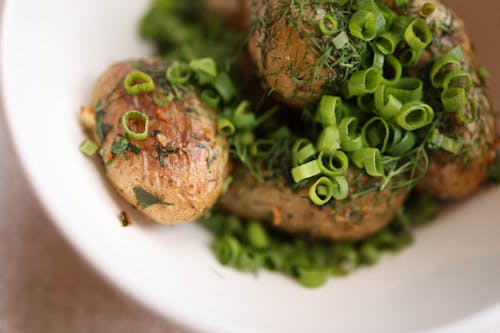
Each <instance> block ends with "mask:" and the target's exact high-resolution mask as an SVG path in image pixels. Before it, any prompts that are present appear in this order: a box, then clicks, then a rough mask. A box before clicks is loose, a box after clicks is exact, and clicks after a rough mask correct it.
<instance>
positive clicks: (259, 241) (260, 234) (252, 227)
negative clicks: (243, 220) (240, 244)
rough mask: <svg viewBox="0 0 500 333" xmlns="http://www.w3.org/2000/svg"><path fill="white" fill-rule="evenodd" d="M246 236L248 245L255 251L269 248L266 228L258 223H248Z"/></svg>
mask: <svg viewBox="0 0 500 333" xmlns="http://www.w3.org/2000/svg"><path fill="white" fill-rule="evenodd" d="M246 236H247V239H248V242H249V243H250V245H251V246H252V247H253V248H255V249H265V248H267V247H269V243H270V240H269V235H268V234H267V231H266V228H264V226H263V225H262V224H261V223H260V222H259V221H250V222H249V223H248V225H247V228H246Z"/></svg>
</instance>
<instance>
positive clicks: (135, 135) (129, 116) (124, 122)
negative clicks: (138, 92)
mask: <svg viewBox="0 0 500 333" xmlns="http://www.w3.org/2000/svg"><path fill="white" fill-rule="evenodd" d="M134 118H135V119H139V120H140V121H142V122H143V123H144V130H143V131H142V132H139V133H138V132H134V131H132V130H131V129H130V128H129V126H128V122H129V120H130V119H134ZM148 124H149V118H148V116H146V115H145V114H144V113H142V112H139V111H136V110H131V111H128V112H127V113H125V114H124V115H123V117H122V126H123V128H124V129H125V133H126V134H127V136H129V137H130V138H132V139H136V140H145V139H146V138H147V137H148Z"/></svg>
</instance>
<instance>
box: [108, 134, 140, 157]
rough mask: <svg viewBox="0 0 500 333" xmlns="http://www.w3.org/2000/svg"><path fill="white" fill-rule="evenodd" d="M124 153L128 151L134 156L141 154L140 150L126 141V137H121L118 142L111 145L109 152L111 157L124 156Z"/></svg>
mask: <svg viewBox="0 0 500 333" xmlns="http://www.w3.org/2000/svg"><path fill="white" fill-rule="evenodd" d="M126 151H130V152H132V153H134V154H136V155H139V154H140V153H141V148H139V147H137V146H136V145H134V144H131V143H130V142H129V141H128V137H127V136H126V135H125V136H122V137H121V139H120V140H118V141H116V142H114V143H113V145H112V146H111V152H112V153H113V155H118V156H124V155H125V152H126Z"/></svg>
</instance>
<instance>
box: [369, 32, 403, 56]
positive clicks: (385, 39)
mask: <svg viewBox="0 0 500 333" xmlns="http://www.w3.org/2000/svg"><path fill="white" fill-rule="evenodd" d="M400 41H401V37H400V36H399V35H397V34H394V33H392V32H389V31H386V32H384V33H382V34H381V35H380V36H378V37H377V39H375V46H376V47H377V49H378V50H379V51H380V53H382V54H383V55H388V54H393V53H394V51H395V50H396V46H397V45H398V43H399V42H400Z"/></svg>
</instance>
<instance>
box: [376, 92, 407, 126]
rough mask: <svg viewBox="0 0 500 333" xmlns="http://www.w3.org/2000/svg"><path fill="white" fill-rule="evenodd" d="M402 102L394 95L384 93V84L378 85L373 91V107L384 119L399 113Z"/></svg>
mask: <svg viewBox="0 0 500 333" xmlns="http://www.w3.org/2000/svg"><path fill="white" fill-rule="evenodd" d="M402 107H403V103H401V101H400V100H399V99H397V98H396V97H394V96H393V95H390V94H388V95H387V94H386V93H385V86H384V85H380V86H379V87H378V89H377V91H375V108H376V109H377V111H378V114H379V115H380V116H381V117H382V118H384V119H391V118H392V117H394V116H395V115H397V114H398V113H399V111H400V110H401V108H402Z"/></svg>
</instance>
